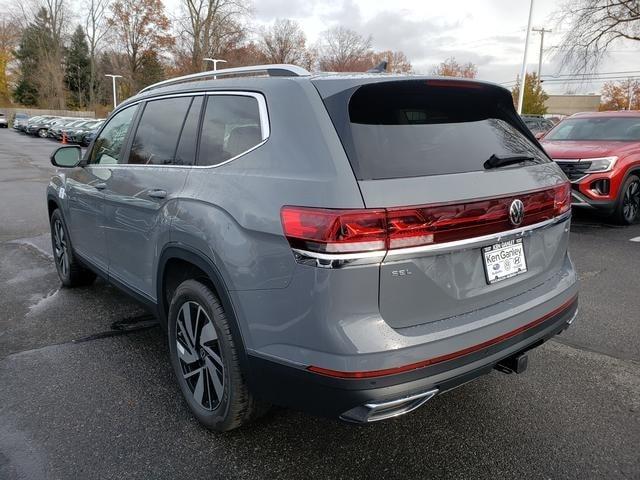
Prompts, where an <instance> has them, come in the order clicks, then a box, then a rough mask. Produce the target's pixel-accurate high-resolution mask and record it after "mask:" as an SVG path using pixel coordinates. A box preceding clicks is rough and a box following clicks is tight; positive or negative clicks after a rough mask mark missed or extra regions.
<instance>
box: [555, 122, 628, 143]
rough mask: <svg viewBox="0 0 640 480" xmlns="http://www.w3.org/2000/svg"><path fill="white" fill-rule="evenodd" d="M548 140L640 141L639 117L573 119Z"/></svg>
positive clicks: (557, 128) (556, 130)
mask: <svg viewBox="0 0 640 480" xmlns="http://www.w3.org/2000/svg"><path fill="white" fill-rule="evenodd" d="M548 140H556V141H557V140H595V141H598V140H601V141H615V140H619V141H624V142H638V141H640V116H639V117H599V118H598V117H594V118H571V119H568V120H564V121H562V123H560V124H558V126H557V127H556V128H554V129H553V130H552V131H551V132H549V134H548V135H547V136H546V137H545V141H548Z"/></svg>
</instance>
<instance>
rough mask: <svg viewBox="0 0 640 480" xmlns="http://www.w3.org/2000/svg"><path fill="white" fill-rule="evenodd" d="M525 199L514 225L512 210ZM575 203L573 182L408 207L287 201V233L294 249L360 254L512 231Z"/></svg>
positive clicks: (284, 221)
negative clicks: (338, 207) (334, 207)
mask: <svg viewBox="0 0 640 480" xmlns="http://www.w3.org/2000/svg"><path fill="white" fill-rule="evenodd" d="M515 199H520V200H521V201H522V202H523V204H524V219H523V220H522V223H520V224H518V225H514V224H513V222H512V220H511V219H510V213H509V209H510V207H511V203H512V202H513V201H514V200H515ZM570 208H571V186H570V184H569V183H566V184H562V185H559V186H557V187H554V188H552V189H547V190H541V191H537V192H530V193H525V194H522V195H511V196H508V197H501V198H493V199H487V200H475V201H471V202H465V203H457V204H446V205H427V206H418V207H408V208H390V209H362V210H332V209H323V208H308V207H292V206H285V207H283V208H282V211H281V218H282V226H283V229H284V233H285V236H286V237H287V239H288V240H289V243H290V244H291V246H292V247H294V248H299V249H302V250H307V251H313V252H320V253H358V252H368V251H376V250H393V249H398V248H408V247H418V246H424V245H431V244H438V243H446V242H454V241H457V240H465V239H468V238H474V237H480V236H483V235H491V234H495V233H500V232H507V231H509V230H512V229H514V228H516V227H524V226H527V225H533V224H536V223H540V222H544V221H546V220H551V219H552V218H554V217H556V216H558V215H561V214H563V213H565V212H567V211H568V210H569V209H570Z"/></svg>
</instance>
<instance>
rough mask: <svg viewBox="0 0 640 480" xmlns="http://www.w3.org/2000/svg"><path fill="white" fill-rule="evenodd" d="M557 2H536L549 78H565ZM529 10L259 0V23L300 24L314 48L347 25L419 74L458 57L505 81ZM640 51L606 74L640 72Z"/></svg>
mask: <svg viewBox="0 0 640 480" xmlns="http://www.w3.org/2000/svg"><path fill="white" fill-rule="evenodd" d="M558 3H559V0H555V1H554V0H535V5H534V16H533V25H534V27H545V28H553V29H554V32H553V33H552V34H547V35H546V36H545V50H546V56H544V57H543V68H542V73H543V75H545V74H556V73H558V68H557V63H558V62H557V61H555V62H554V60H553V52H552V51H551V49H550V48H549V49H547V47H553V46H554V45H557V44H558V43H559V41H560V39H561V37H562V28H557V27H556V25H555V21H554V19H553V12H554V10H555V9H556V8H557V5H558ZM528 10H529V1H528V0H393V1H391V2H389V1H379V0H254V12H255V13H254V21H255V22H258V23H264V24H269V23H271V22H273V21H274V20H275V19H276V18H291V19H294V20H296V21H298V22H299V23H300V24H301V25H302V27H303V29H304V31H305V33H306V35H307V38H308V40H309V43H311V44H313V43H314V42H315V41H316V40H317V38H318V35H319V34H320V33H321V32H322V31H324V30H326V29H328V28H330V27H332V26H335V25H343V26H346V27H349V28H352V29H354V30H356V31H357V32H359V33H360V34H362V35H365V36H368V35H371V36H372V38H373V47H374V48H375V49H376V50H402V51H404V52H405V54H406V55H407V56H408V57H409V59H410V60H411V62H412V64H413V66H414V69H415V71H416V72H419V73H429V71H430V70H431V68H432V67H433V65H435V64H437V63H439V62H441V61H442V60H444V59H445V58H447V57H450V56H454V57H456V59H457V60H458V61H460V62H467V61H471V62H473V63H475V64H476V65H477V66H478V76H479V78H482V79H485V80H491V81H494V82H498V83H503V82H509V81H513V80H514V79H515V77H516V75H517V74H518V73H519V71H520V64H521V62H522V55H523V51H524V39H525V33H526V25H527V16H528ZM636 43H637V42H636ZM539 46H540V36H539V35H538V34H532V36H531V42H530V45H529V55H528V63H529V68H528V71H532V70H537V62H538V52H539ZM639 50H640V49H639V48H638V47H637V46H636V45H634V44H633V43H631V42H629V43H626V44H620V45H616V46H615V47H614V51H613V52H612V53H611V55H610V58H609V59H607V60H606V61H605V62H604V63H603V64H602V66H601V67H600V71H601V72H618V71H629V70H639V71H640V51H639ZM563 73H572V72H563ZM639 76H640V74H639ZM600 86H601V83H595V84H594V83H592V84H587V85H585V84H579V83H573V84H570V85H566V84H551V83H547V84H546V85H545V89H546V90H547V91H548V92H549V93H565V91H566V90H567V88H571V89H573V90H576V91H577V93H589V92H594V91H597V90H599V88H600Z"/></svg>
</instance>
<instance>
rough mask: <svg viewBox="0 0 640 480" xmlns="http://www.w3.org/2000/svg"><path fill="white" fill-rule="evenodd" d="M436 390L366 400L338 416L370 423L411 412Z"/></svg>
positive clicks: (430, 397)
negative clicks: (379, 400) (394, 397)
mask: <svg viewBox="0 0 640 480" xmlns="http://www.w3.org/2000/svg"><path fill="white" fill-rule="evenodd" d="M438 392H439V390H438V389H437V388H434V389H433V390H429V391H427V392H422V393H417V394H415V395H410V396H408V397H402V398H398V399H396V400H389V401H386V402H368V403H365V404H364V405H360V406H358V407H355V408H352V409H351V410H349V411H347V412H345V413H343V414H342V415H340V418H341V419H342V420H346V421H348V422H354V423H371V422H378V421H380V420H387V419H389V418H394V417H399V416H400V415H404V414H406V413H409V412H413V411H414V410H415V409H416V408H419V407H421V406H422V405H424V404H425V403H426V402H427V401H429V400H431V399H432V398H433V397H435V396H436V395H437V394H438Z"/></svg>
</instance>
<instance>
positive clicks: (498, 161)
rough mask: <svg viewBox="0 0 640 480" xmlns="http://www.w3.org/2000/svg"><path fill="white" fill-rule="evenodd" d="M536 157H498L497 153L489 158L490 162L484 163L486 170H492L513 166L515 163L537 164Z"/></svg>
mask: <svg viewBox="0 0 640 480" xmlns="http://www.w3.org/2000/svg"><path fill="white" fill-rule="evenodd" d="M535 161H536V159H535V157H532V156H531V155H496V154H495V153H494V154H493V155H491V156H490V157H489V160H487V161H486V162H484V168H485V169H486V170H489V169H491V168H500V167H504V166H506V165H513V164H514V163H524V162H535Z"/></svg>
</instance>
